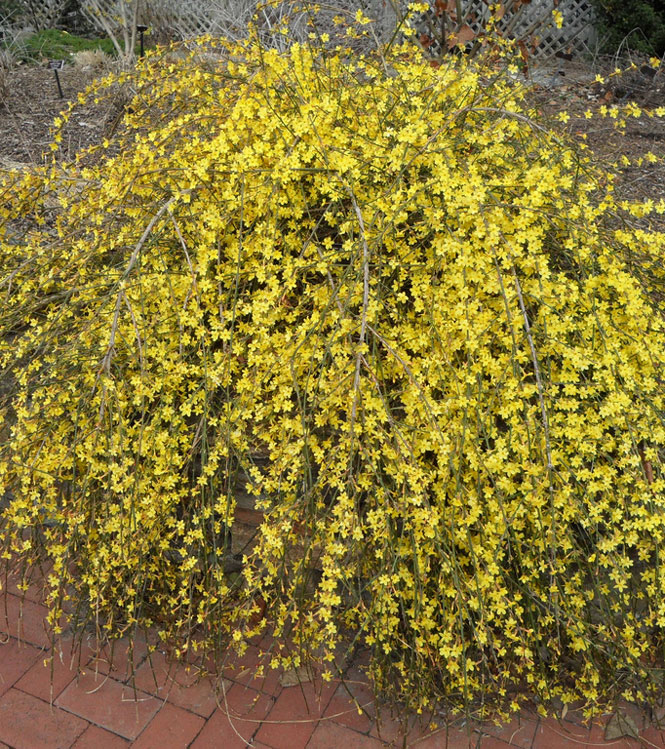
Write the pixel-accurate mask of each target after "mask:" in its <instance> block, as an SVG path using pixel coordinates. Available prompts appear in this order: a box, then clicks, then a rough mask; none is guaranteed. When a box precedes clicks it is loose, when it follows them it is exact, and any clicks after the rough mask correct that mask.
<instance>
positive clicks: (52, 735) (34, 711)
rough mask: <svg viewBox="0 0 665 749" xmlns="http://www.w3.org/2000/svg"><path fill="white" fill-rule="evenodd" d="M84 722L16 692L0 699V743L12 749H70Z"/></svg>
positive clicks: (41, 701) (13, 690)
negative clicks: (5, 743)
mask: <svg viewBox="0 0 665 749" xmlns="http://www.w3.org/2000/svg"><path fill="white" fill-rule="evenodd" d="M87 727H88V723H87V722H86V721H85V720H81V719H80V718H77V717H76V716H75V715H71V714H70V713H68V712H65V711H64V710H57V709H56V708H54V707H52V706H51V705H49V704H48V703H46V702H44V701H43V700H40V699H37V697H33V696H32V695H31V694H26V693H25V692H21V691H19V690H18V689H10V690H9V691H8V692H6V693H5V695H4V696H3V697H2V698H0V741H5V742H7V744H9V746H11V747H14V749H70V747H71V746H72V744H73V743H74V742H75V741H76V739H77V738H78V737H79V736H80V735H81V734H82V733H83V732H84V731H85V729H86V728H87Z"/></svg>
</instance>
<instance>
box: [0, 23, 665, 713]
mask: <svg viewBox="0 0 665 749" xmlns="http://www.w3.org/2000/svg"><path fill="white" fill-rule="evenodd" d="M358 24H359V29H358V30H359V31H362V29H363V27H364V26H366V23H365V19H364V18H363V17H362V16H359V17H358ZM204 52H205V53H206V54H205V55H203V56H202V54H201V52H200V51H198V52H196V53H195V54H194V55H192V56H190V57H189V58H187V59H178V58H177V57H175V56H170V57H168V58H164V59H162V58H159V57H158V56H153V55H151V56H149V57H148V58H147V59H146V60H145V61H144V63H142V64H141V65H140V66H139V68H138V69H137V71H136V72H134V73H131V74H129V73H126V74H123V75H121V76H120V77H119V79H108V80H107V82H106V85H108V86H109V87H110V90H113V87H114V85H118V84H119V85H122V86H125V87H127V89H131V90H134V91H135V92H136V95H135V97H134V101H133V102H132V106H131V109H130V110H128V112H129V113H128V115H127V117H126V119H125V123H124V127H123V128H121V129H120V130H119V131H118V137H117V140H115V141H114V142H111V143H109V142H106V143H104V144H103V145H102V147H100V148H99V149H96V150H93V151H92V152H90V153H89V154H85V155H84V156H83V157H82V158H81V160H80V161H79V163H77V164H72V165H69V166H67V165H65V166H64V167H62V168H58V169H55V168H53V169H45V170H43V171H41V172H31V173H24V174H23V175H19V174H10V175H7V176H5V177H4V178H2V182H1V183H0V215H1V216H2V237H1V243H0V283H1V284H2V285H1V286H0V290H1V292H2V294H3V304H2V305H1V306H0V336H1V337H0V346H1V348H0V382H2V383H3V388H4V389H3V391H2V393H1V395H0V430H2V436H3V439H0V487H1V489H2V492H4V495H5V502H6V504H7V505H8V506H7V508H6V509H5V510H4V512H3V514H2V525H1V526H0V528H1V530H0V541H1V542H2V548H3V549H4V552H3V553H4V557H5V559H7V560H8V564H20V565H21V566H22V569H23V570H24V571H25V573H26V574H28V573H29V571H30V569H31V567H33V566H34V565H37V564H38V563H40V562H41V561H47V562H49V563H50V564H51V565H52V572H51V573H50V575H49V578H48V582H49V586H50V594H49V605H50V607H51V611H52V614H51V617H52V622H53V623H54V632H55V633H57V632H58V631H59V627H60V626H61V625H60V624H59V622H60V616H61V614H62V612H63V610H64V611H65V613H66V612H67V611H69V612H71V611H72V610H74V611H75V612H76V618H77V621H79V622H80V620H81V619H85V616H86V612H91V613H89V617H90V619H91V621H94V623H95V626H96V627H97V631H98V634H99V635H100V636H115V635H118V634H124V633H126V632H133V631H135V630H136V629H137V628H139V627H154V628H155V629H157V631H158V632H159V636H160V638H161V639H162V640H165V641H170V642H175V643H176V649H177V650H178V652H183V651H184V650H185V649H187V648H188V647H193V645H192V644H191V643H192V642H196V643H198V645H200V646H201V647H207V648H219V649H224V648H226V647H227V645H228V644H229V643H236V644H237V645H238V647H240V648H242V647H243V646H244V643H245V642H246V641H247V638H249V637H251V636H253V635H256V634H260V633H263V632H265V631H267V630H269V631H271V632H272V633H273V634H274V635H275V636H276V638H277V640H276V642H277V650H276V651H275V652H274V653H273V656H274V661H275V663H278V662H280V659H281V658H283V659H284V660H288V663H289V665H293V664H294V662H295V665H297V664H298V662H299V661H300V660H301V659H302V660H305V659H307V658H316V659H318V660H321V661H322V662H323V663H324V664H326V668H329V671H330V673H334V668H335V663H337V662H338V661H337V660H336V656H337V654H338V650H339V648H340V647H341V646H345V647H349V646H354V645H358V644H362V645H363V646H365V647H367V648H369V649H370V652H371V663H370V670H371V674H372V676H373V678H374V681H375V685H376V686H377V688H378V689H380V690H382V691H384V692H386V693H388V694H390V695H391V696H392V697H394V698H399V699H401V700H403V701H404V702H405V703H406V704H407V705H408V706H409V707H413V708H416V709H424V708H426V707H429V706H431V705H432V704H433V703H434V702H436V701H439V700H447V701H448V702H450V703H451V704H453V705H455V706H457V707H461V706H466V707H467V708H469V707H470V706H472V705H476V706H478V707H479V709H485V708H486V707H487V706H491V707H493V708H497V707H508V708H513V709H514V708H515V707H516V706H517V704H518V702H519V700H520V699H522V698H524V697H525V696H526V695H530V696H531V697H533V698H534V699H536V700H537V701H539V702H540V703H541V704H545V703H546V702H547V701H548V700H550V699H552V698H553V697H555V696H556V697H559V698H560V699H562V700H563V701H564V702H569V701H571V700H573V699H576V698H582V699H583V700H584V701H585V704H587V705H589V706H593V705H596V704H598V703H602V702H603V700H606V699H612V698H613V697H615V696H616V695H617V694H618V693H622V694H624V695H625V696H626V697H628V698H633V699H645V698H647V697H648V696H649V695H650V694H651V692H652V691H653V690H656V689H657V688H658V685H657V683H656V681H657V673H658V671H657V668H661V667H662V666H663V664H662V662H661V656H662V652H663V645H664V644H665V643H664V642H663V627H664V625H665V603H664V601H665V598H664V597H663V592H664V590H665V572H664V570H663V568H662V567H661V565H660V560H661V559H662V558H663V551H664V549H663V544H664V534H665V511H664V510H665V506H664V505H665V503H664V499H665V497H664V495H663V491H664V488H665V483H664V481H663V476H662V461H663V446H664V445H665V427H664V424H663V408H664V405H665V391H664V386H663V382H664V379H663V363H664V362H665V338H664V335H663V334H664V332H665V331H664V325H663V318H662V315H661V313H660V312H659V311H658V309H657V308H656V304H655V302H654V301H653V299H652V292H653V290H654V289H656V288H659V287H660V286H661V285H662V282H663V270H662V269H663V267H664V266H663V251H664V249H665V247H664V244H665V240H664V238H663V235H662V234H658V233H657V232H650V231H649V229H648V224H646V223H645V224H643V225H642V227H641V228H640V229H637V228H633V223H634V217H635V216H637V217H640V218H641V220H643V221H644V220H645V219H644V217H645V216H647V215H648V213H649V210H650V209H653V207H654V206H649V205H625V206H623V208H622V214H621V221H619V220H618V218H619V214H618V210H619V209H618V207H617V206H616V204H615V200H614V198H613V191H612V178H611V175H610V176H608V174H607V172H606V171H605V170H600V169H596V168H594V166H593V164H592V162H591V160H590V158H589V157H588V155H587V153H586V152H585V151H584V150H583V149H581V148H579V147H575V146H573V145H572V144H571V143H568V142H567V141H565V140H563V139H562V138H561V137H560V136H559V135H557V134H556V133H555V132H553V131H551V130H549V129H548V128H547V127H545V126H544V125H543V124H541V123H539V122H538V121H537V119H536V115H535V113H534V112H533V111H530V110H529V108H528V106H527V105H526V104H525V102H524V101H523V99H522V93H521V91H520V89H519V87H518V85H517V84H516V83H515V82H514V81H513V80H512V79H510V78H508V77H506V76H502V75H499V74H498V73H497V72H496V70H494V69H492V68H490V67H483V66H482V65H481V66H477V65H471V64H469V63H468V62H467V61H465V60H463V59H462V60H456V61H455V62H454V63H453V60H452V59H451V58H449V59H448V60H447V61H446V64H443V65H441V66H440V67H438V68H433V67H432V66H431V65H430V64H429V63H428V62H426V61H424V60H422V59H420V58H418V57H417V56H415V58H414V54H415V53H413V51H412V50H409V49H408V48H404V49H400V50H396V51H395V52H394V54H390V55H388V56H387V57H380V56H379V55H373V56H369V57H353V56H351V55H348V56H345V55H344V54H343V53H342V54H338V55H330V56H329V55H324V54H320V53H317V52H315V51H313V50H311V49H308V48H305V47H302V46H299V45H294V46H293V47H292V48H291V49H290V51H289V52H288V53H285V54H279V53H278V52H277V51H275V50H266V49H265V48H264V47H262V46H260V45H258V44H256V43H255V41H253V40H251V39H250V40H248V41H247V42H245V43H242V44H239V45H237V46H230V47H227V46H225V45H223V44H222V43H220V42H209V43H208V46H207V47H206V48H205V49H204ZM91 95H92V96H96V97H97V98H99V97H103V96H104V95H105V94H104V89H103V88H102V89H100V90H97V91H95V92H93V93H91ZM627 113H629V114H635V113H636V110H635V108H634V107H633V108H632V109H629V110H627ZM661 114H662V112H661ZM619 115H620V112H619V110H613V116H615V117H617V116H619ZM58 125H59V126H62V123H61V122H60V123H58ZM59 137H60V136H58V135H57V136H56V143H57V141H58V138H59ZM55 147H56V148H57V145H56V146H55ZM54 205H59V208H57V209H56V208H54ZM657 208H658V210H661V211H662V210H663V205H659V206H657ZM240 490H243V491H248V492H250V494H252V495H253V496H255V498H256V502H257V505H258V506H259V507H261V508H263V509H264V511H265V513H266V516H265V521H264V522H263V524H262V526H261V528H260V533H259V538H258V541H257V545H256V547H255V548H254V549H253V551H252V552H251V553H250V554H248V557H247V559H246V560H245V566H244V569H243V572H242V575H240V576H238V575H237V574H236V573H230V572H229V566H228V565H227V560H228V556H229V553H230V551H231V548H230V544H231V537H230V534H231V533H232V532H233V526H234V515H235V510H236V497H237V493H238V491H240ZM264 610H265V615H264V614H263V612H264ZM70 618H71V617H70ZM56 623H58V624H56ZM193 634H196V637H195V638H193V639H192V635H193ZM280 648H281V650H280ZM617 674H619V675H620V678H619V677H617ZM328 675H329V674H328Z"/></svg>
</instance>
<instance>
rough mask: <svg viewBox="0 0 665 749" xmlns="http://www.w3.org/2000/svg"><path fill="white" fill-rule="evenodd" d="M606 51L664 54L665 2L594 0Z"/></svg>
mask: <svg viewBox="0 0 665 749" xmlns="http://www.w3.org/2000/svg"><path fill="white" fill-rule="evenodd" d="M594 7H595V10H596V14H597V17H598V21H597V28H598V31H599V33H600V39H601V42H602V48H603V51H604V52H611V53H613V52H616V51H617V50H618V49H619V48H620V47H621V45H622V43H623V46H624V47H626V46H627V47H628V49H630V50H635V51H637V52H644V53H645V54H648V55H657V56H658V57H662V56H663V54H665V0H594Z"/></svg>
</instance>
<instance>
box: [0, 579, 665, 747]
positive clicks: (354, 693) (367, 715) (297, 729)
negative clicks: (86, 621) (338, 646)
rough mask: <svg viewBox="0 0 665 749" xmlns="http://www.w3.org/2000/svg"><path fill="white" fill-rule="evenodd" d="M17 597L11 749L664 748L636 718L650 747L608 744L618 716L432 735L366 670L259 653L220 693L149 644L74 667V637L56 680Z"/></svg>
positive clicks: (234, 671)
mask: <svg viewBox="0 0 665 749" xmlns="http://www.w3.org/2000/svg"><path fill="white" fill-rule="evenodd" d="M8 591H9V592H8V594H7V598H6V605H3V602H2V599H1V598H0V749H6V748H7V747H9V748H10V749H70V748H71V749H87V748H90V749H116V748H117V749H121V747H130V746H131V747H135V748H136V749H148V748H149V747H150V748H153V749H181V748H182V749H184V747H192V749H204V748H210V749H236V748H238V749H241V748H242V747H246V746H251V747H255V749H337V748H338V747H342V748H343V749H382V748H387V747H414V749H507V747H510V746H512V747H520V749H591V747H605V746H607V747H610V746H611V747H614V749H636V748H637V747H645V748H647V747H651V748H653V747H656V749H662V748H665V732H660V731H659V730H658V729H657V728H655V727H654V726H652V725H648V723H647V721H646V720H645V719H644V717H643V716H642V715H641V714H639V713H638V712H637V711H632V712H630V711H629V708H628V707H624V708H623V712H622V715H623V716H627V720H626V723H625V726H626V727H627V730H628V733H631V732H632V731H633V730H634V729H635V728H637V729H638V730H639V739H635V738H627V737H624V738H619V739H617V740H614V741H606V740H605V732H606V724H607V723H608V721H609V720H611V716H609V715H606V716H603V717H602V718H601V719H600V720H599V721H598V722H595V723H593V724H592V725H585V724H584V723H583V722H582V720H581V717H580V716H579V715H577V714H576V713H574V712H572V711H571V712H568V713H567V714H566V715H565V717H564V718H563V719H562V720H555V719H553V718H550V719H542V718H539V717H538V716H537V715H535V714H534V713H532V712H529V711H523V712H522V713H521V714H520V715H519V716H518V717H517V718H515V719H514V720H513V721H512V722H510V723H508V724H505V725H501V726H494V725H490V724H464V723H459V722H458V723H456V724H454V725H452V726H449V727H448V728H446V727H441V726H436V725H434V724H430V725H429V726H427V727H423V726H421V725H420V724H419V723H418V722H417V721H416V719H415V717H408V718H406V719H402V720H397V719H395V718H392V717H390V716H389V715H384V716H383V717H382V720H381V722H378V721H377V720H376V718H375V709H374V703H373V700H372V698H371V695H370V691H369V689H368V686H367V682H366V679H365V678H364V675H363V673H362V670H361V669H360V667H359V666H358V665H357V664H356V665H352V666H351V667H350V668H349V670H348V671H347V674H346V676H347V680H346V681H345V685H342V684H340V683H339V682H332V683H328V684H322V683H316V682H314V683H298V682H297V680H291V681H296V683H295V684H293V685H291V686H287V685H286V684H288V681H289V680H288V678H285V675H282V676H281V677H280V675H279V674H278V673H276V672H270V673H268V675H267V676H266V678H264V679H258V678H255V677H254V676H253V672H254V669H255V667H256V665H257V664H258V662H259V652H260V651H259V648H258V647H254V646H252V647H250V649H249V650H248V652H247V653H246V654H245V655H244V656H243V657H241V658H239V657H235V658H234V659H230V661H229V663H228V664H227V666H226V668H225V670H224V672H223V675H222V676H223V678H222V679H221V680H219V679H218V681H217V685H218V686H221V688H218V689H217V690H215V688H214V686H213V683H212V682H211V680H210V679H209V678H203V679H202V678H197V674H198V669H197V668H196V666H195V665H192V666H186V665H182V664H180V665H173V664H169V662H168V661H167V659H166V656H165V655H164V654H163V653H161V652H159V651H157V652H156V653H153V654H152V655H150V656H148V648H147V645H146V643H145V642H144V641H139V642H137V643H136V645H135V647H134V651H133V653H132V655H131V656H130V655H129V653H128V650H127V644H126V643H124V642H123V641H120V642H119V644H118V646H117V647H116V649H115V652H114V654H113V658H112V665H111V664H110V662H109V661H110V660H111V659H110V658H109V654H108V653H107V652H106V651H104V650H102V652H98V651H96V649H94V648H93V647H92V645H91V644H90V645H86V644H85V643H84V644H83V646H82V648H81V652H80V655H77V656H76V657H74V658H72V656H71V653H69V652H68V648H67V645H68V640H67V638H64V639H63V643H62V645H61V647H60V649H59V652H57V653H56V655H55V657H54V659H53V673H52V674H51V666H50V665H44V661H45V659H46V658H48V656H49V654H50V650H49V640H48V638H47V636H46V632H45V629H44V616H45V614H46V608H45V607H44V606H43V605H42V603H41V600H40V591H39V590H38V589H37V588H34V587H33V588H31V589H29V590H28V591H27V592H24V593H22V592H20V591H19V590H18V589H17V588H16V587H15V585H14V586H12V583H11V580H10V581H9V585H8ZM69 642H71V641H69ZM262 646H263V647H265V646H266V644H265V643H262ZM130 657H131V658H132V659H133V662H134V680H133V683H132V680H131V678H129V676H128V671H129V669H128V664H129V660H130ZM287 677H288V675H287ZM356 703H357V704H359V705H361V706H362V707H363V708H364V711H365V712H364V713H359V712H358V709H357V707H356ZM614 722H615V723H616V719H614Z"/></svg>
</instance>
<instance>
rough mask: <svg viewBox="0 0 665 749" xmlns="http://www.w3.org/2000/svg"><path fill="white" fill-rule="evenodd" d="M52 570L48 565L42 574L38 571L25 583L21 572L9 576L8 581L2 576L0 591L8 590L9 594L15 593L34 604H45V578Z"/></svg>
mask: <svg viewBox="0 0 665 749" xmlns="http://www.w3.org/2000/svg"><path fill="white" fill-rule="evenodd" d="M50 569H51V565H48V566H47V567H44V568H43V570H42V572H41V573H40V571H39V570H36V571H35V572H34V574H33V575H32V578H31V579H30V580H25V581H24V580H23V576H22V575H21V573H20V571H16V572H14V573H12V574H9V575H7V578H6V579H5V577H4V576H0V591H4V590H5V589H6V590H7V591H9V593H13V594H14V595H16V596H18V597H19V598H25V599H27V600H28V601H32V602H33V603H39V604H41V603H43V602H44V592H45V591H44V588H45V580H44V578H45V576H46V575H47V574H48V572H49V571H50Z"/></svg>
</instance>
